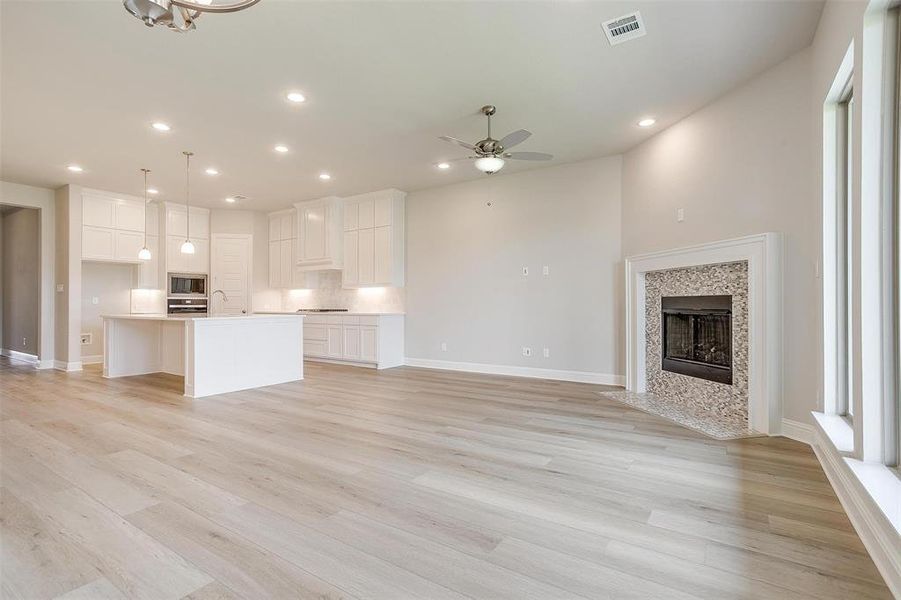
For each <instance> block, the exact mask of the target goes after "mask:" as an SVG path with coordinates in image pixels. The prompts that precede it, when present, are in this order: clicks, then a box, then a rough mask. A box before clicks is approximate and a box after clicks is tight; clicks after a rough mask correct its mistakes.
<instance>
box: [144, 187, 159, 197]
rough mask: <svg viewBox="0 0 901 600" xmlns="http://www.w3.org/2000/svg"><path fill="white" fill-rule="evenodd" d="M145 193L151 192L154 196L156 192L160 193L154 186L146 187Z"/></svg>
mask: <svg viewBox="0 0 901 600" xmlns="http://www.w3.org/2000/svg"><path fill="white" fill-rule="evenodd" d="M147 193H148V194H153V195H154V196H156V195H157V194H159V193H160V191H159V190H158V189H156V188H147Z"/></svg>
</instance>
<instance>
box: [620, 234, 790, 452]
mask: <svg viewBox="0 0 901 600" xmlns="http://www.w3.org/2000/svg"><path fill="white" fill-rule="evenodd" d="M735 264H742V265H744V266H743V267H734V266H732V267H730V266H728V265H735ZM692 268H701V270H696V271H694V273H696V274H697V273H703V272H704V271H703V269H704V268H712V269H726V270H727V271H729V272H731V275H730V276H735V277H740V275H737V274H736V271H735V269H736V268H737V269H739V270H741V269H742V268H743V269H744V272H745V273H746V285H745V299H744V301H743V302H744V305H745V306H746V311H745V314H746V317H744V319H745V324H744V326H743V328H744V329H745V330H746V334H745V335H746V338H747V344H746V356H745V357H742V356H738V355H737V353H736V351H735V350H733V372H734V378H735V381H734V382H733V386H732V388H738V389H739V390H742V389H744V390H746V392H744V393H746V395H747V401H746V402H744V405H745V406H746V410H747V429H746V433H752V432H753V433H757V434H768V435H778V434H780V433H781V428H782V237H781V235H780V234H778V233H763V234H757V235H749V236H745V237H741V238H735V239H729V240H721V241H716V242H710V243H705V244H699V245H696V246H689V247H684V248H677V249H674V250H664V251H658V252H651V253H647V254H642V255H636V256H630V257H628V258H627V259H626V261H625V275H626V389H627V390H628V391H627V392H624V393H621V395H623V397H624V399H623V401H625V402H627V403H629V404H632V405H633V406H638V407H639V408H642V409H644V410H648V411H649V412H656V413H657V414H663V416H666V417H668V418H671V419H673V420H676V421H678V422H682V423H683V424H686V425H688V426H692V423H691V422H692V420H696V419H697V418H699V417H698V415H699V414H700V415H702V417H700V418H703V415H706V414H710V413H708V412H707V411H706V409H703V406H702V410H700V412H699V409H698V408H697V406H695V405H696V404H697V403H698V402H700V403H701V404H702V405H703V404H704V402H706V401H707V400H709V399H710V396H708V395H706V394H702V395H701V396H702V397H701V398H700V399H699V398H695V399H694V400H693V402H692V405H691V406H687V407H685V410H684V412H686V413H687V414H688V416H687V417H686V418H684V419H683V418H682V416H681V415H679V414H667V412H669V413H673V409H672V403H668V404H667V405H666V406H662V407H661V406H658V403H657V401H656V400H655V398H654V396H653V394H650V393H648V392H649V391H650V389H651V388H652V386H654V385H656V384H657V383H659V382H660V381H661V379H660V377H661V376H659V375H657V374H656V373H655V369H652V368H651V367H650V364H651V363H652V362H654V361H651V360H649V359H648V354H649V353H650V352H649V348H650V346H651V344H650V343H649V342H650V339H651V338H652V337H653V335H654V328H653V325H650V326H649V323H648V321H649V312H648V304H650V303H651V299H650V298H648V284H647V280H648V278H650V279H651V282H652V284H653V283H654V280H655V278H659V277H664V278H666V276H655V275H654V273H655V272H674V271H676V270H680V269H692ZM671 274H672V273H671ZM739 287H740V286H739ZM703 289H704V288H703V287H699V288H697V289H696V291H695V292H693V293H695V294H701V293H703V292H702V291H698V290H703ZM709 293H711V294H712V292H709ZM673 295H685V294H681V293H678V294H675V293H674V294H673ZM732 295H733V296H735V295H736V294H732ZM738 295H739V296H740V295H741V294H740V293H739V294H738ZM741 302H742V300H741V299H739V303H741ZM736 308H737V306H736V302H735V300H733V315H735V314H736V313H737V312H739V311H736ZM654 314H656V315H657V316H658V319H657V321H658V322H659V315H660V305H659V304H657V305H656V311H654ZM735 320H736V319H735V317H734V319H733V335H735V334H736V323H735ZM741 327H742V326H739V328H740V329H741ZM657 335H658V336H659V328H658V333H657ZM733 342H735V340H734V339H733ZM657 358H658V360H657V361H656V364H657V365H658V367H659V365H660V362H659V355H658V357H657ZM742 362H743V363H744V364H745V365H746V367H744V368H743V369H739V368H737V364H738V363H742ZM739 371H742V373H739ZM667 375H675V376H679V375H678V374H667ZM740 380H743V381H740ZM697 381H702V380H697ZM709 383H711V384H713V385H722V384H715V383H713V382H709ZM638 397H643V398H642V399H641V400H640V401H639V402H636V401H635V399H636V398H638ZM645 397H646V398H645ZM647 398H650V400H648V399H647ZM737 405H739V403H735V402H724V403H722V404H717V401H716V400H714V404H713V405H711V406H713V407H715V408H716V407H719V410H720V411H722V412H720V414H734V413H733V412H732V408H731V407H735V406H737ZM717 427H718V425H717V424H716V423H715V422H714V423H713V425H712V428H711V429H712V431H713V432H712V433H711V435H714V436H716V435H717ZM698 429H700V430H702V431H703V430H704V429H703V428H698ZM720 433H723V437H729V435H730V433H729V432H720ZM733 437H734V436H733Z"/></svg>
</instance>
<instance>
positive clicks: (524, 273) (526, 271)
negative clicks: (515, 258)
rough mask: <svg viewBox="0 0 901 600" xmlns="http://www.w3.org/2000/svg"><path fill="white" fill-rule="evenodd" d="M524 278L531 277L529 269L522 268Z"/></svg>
mask: <svg viewBox="0 0 901 600" xmlns="http://www.w3.org/2000/svg"><path fill="white" fill-rule="evenodd" d="M522 276H523V277H528V276H529V267H523V268H522Z"/></svg>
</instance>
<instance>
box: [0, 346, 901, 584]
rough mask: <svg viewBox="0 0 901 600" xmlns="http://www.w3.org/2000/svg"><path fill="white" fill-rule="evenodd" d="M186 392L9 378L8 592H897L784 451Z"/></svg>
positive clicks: (550, 386)
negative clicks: (193, 397)
mask: <svg viewBox="0 0 901 600" xmlns="http://www.w3.org/2000/svg"><path fill="white" fill-rule="evenodd" d="M4 360H5V359H4ZM180 389H181V379H180V378H175V377H170V376H165V375H158V376H157V375H153V376H143V377H133V378H127V379H117V380H104V379H103V378H101V377H100V373H99V370H98V369H97V368H96V367H92V368H89V369H88V370H86V371H85V372H84V373H75V374H65V373H60V372H35V371H33V370H31V369H27V368H22V367H16V366H14V365H12V364H11V363H9V362H8V361H5V362H0V409H2V412H0V416H2V456H0V467H2V473H0V484H2V507H0V533H2V550H0V553H2V554H0V568H2V572H0V579H2V584H0V585H2V595H3V598H28V599H34V598H54V597H62V598H66V599H75V598H84V599H91V600H94V599H98V600H99V599H105V598H123V597H126V598H148V599H152V600H158V599H164V598H192V599H197V600H200V599H213V598H216V599H228V598H248V599H254V600H256V599H262V598H384V599H390V600H401V599H406V598H429V599H431V598H486V599H492V600H494V599H501V598H511V599H525V598H536V599H543V600H547V599H557V598H592V599H595V598H616V599H619V598H664V599H682V598H716V599H722V598H778V599H780V600H781V599H791V598H820V599H822V598H854V599H864V598H889V597H890V594H889V592H888V590H887V589H886V587H885V586H884V584H883V582H882V580H881V578H880V576H879V574H878V573H877V571H876V569H875V567H874V565H873V563H872V561H871V560H870V559H869V557H868V556H867V554H866V552H865V551H864V548H863V546H862V545H861V543H860V540H859V539H858V537H857V535H856V534H855V533H854V530H853V529H852V527H851V525H850V523H849V522H848V519H847V517H846V515H845V514H844V512H843V511H842V508H841V506H840V504H839V502H838V500H837V499H836V497H835V494H834V493H833V491H832V489H831V488H830V487H829V484H828V483H827V481H826V478H825V477H824V475H823V472H822V470H821V469H820V467H819V466H818V464H817V461H816V459H815V458H814V456H813V454H812V452H811V451H810V449H809V448H807V447H806V446H804V445H802V444H799V443H796V442H793V441H790V440H787V439H783V438H755V439H747V440H740V441H731V442H718V441H714V440H711V439H707V438H705V437H703V436H701V435H700V434H698V433H695V432H693V431H690V430H687V429H683V428H681V427H679V426H676V425H674V424H671V423H669V422H668V421H665V420H663V419H660V418H658V417H655V416H652V415H647V414H644V413H641V412H638V411H635V410H633V409H630V408H628V407H626V406H624V405H620V404H617V403H615V402H613V401H610V400H605V399H603V398H601V397H599V396H598V394H597V392H598V391H599V390H603V389H605V388H603V387H602V386H594V385H586V384H573V383H561V382H550V381H539V380H530V379H516V378H507V377H495V376H482V375H471V374H460V373H449V372H441V371H431V370H425V369H412V368H399V369H392V370H389V371H383V372H376V371H372V370H368V369H359V368H352V367H339V366H326V365H316V364H312V363H309V364H308V365H307V379H306V380H305V381H304V382H299V383H296V384H286V385H279V386H273V387H269V388H264V389H259V390H253V391H249V392H238V393H234V394H228V395H223V396H218V397H211V398H204V399H202V400H195V401H189V400H186V399H184V398H183V397H181V395H180V393H179V390H180Z"/></svg>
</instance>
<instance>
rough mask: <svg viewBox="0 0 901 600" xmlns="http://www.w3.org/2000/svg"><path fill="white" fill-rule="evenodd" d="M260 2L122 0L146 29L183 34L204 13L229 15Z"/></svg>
mask: <svg viewBox="0 0 901 600" xmlns="http://www.w3.org/2000/svg"><path fill="white" fill-rule="evenodd" d="M259 1H260V0H238V1H236V2H231V3H229V4H213V0H197V1H196V2H192V1H191V0H123V1H122V4H124V5H125V10H127V11H128V12H129V13H131V14H132V15H134V16H136V17H137V18H139V19H141V20H142V21H144V25H146V26H147V27H153V26H154V25H165V26H166V27H168V28H169V29H174V30H175V31H179V32H185V31H190V30H192V29H196V26H195V25H194V22H195V21H196V20H197V18H198V17H199V16H200V15H201V14H203V13H206V12H209V13H229V12H237V11H239V10H244V9H245V8H249V7H251V6H253V5H254V4H256V3H257V2H259Z"/></svg>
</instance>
